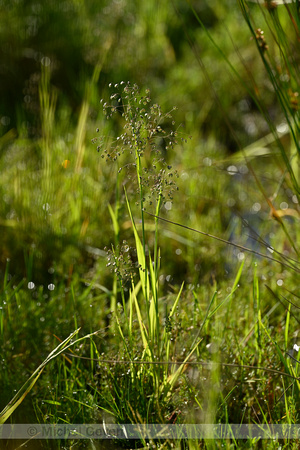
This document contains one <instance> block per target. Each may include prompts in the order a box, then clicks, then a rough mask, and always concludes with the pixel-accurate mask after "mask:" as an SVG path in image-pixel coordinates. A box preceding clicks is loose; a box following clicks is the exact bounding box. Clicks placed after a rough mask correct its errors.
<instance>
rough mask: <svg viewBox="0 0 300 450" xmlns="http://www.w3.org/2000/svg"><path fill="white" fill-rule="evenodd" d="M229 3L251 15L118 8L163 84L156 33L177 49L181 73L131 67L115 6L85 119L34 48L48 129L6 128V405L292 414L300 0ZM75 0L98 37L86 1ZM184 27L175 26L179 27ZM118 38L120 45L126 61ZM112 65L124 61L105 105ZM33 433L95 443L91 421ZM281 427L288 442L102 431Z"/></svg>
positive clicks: (97, 411)
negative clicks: (191, 432)
mask: <svg viewBox="0 0 300 450" xmlns="http://www.w3.org/2000/svg"><path fill="white" fill-rule="evenodd" d="M67 3H68V2H67ZM189 3H190V2H189ZM238 3H239V8H238V7H237V6H236V5H235V6H234V8H235V9H234V13H233V14H234V17H235V18H236V17H239V20H241V19H242V17H243V18H244V24H245V26H242V27H241V26H240V23H241V22H239V27H237V26H236V22H235V21H234V20H232V19H231V20H230V18H229V17H228V16H226V17H225V20H224V21H223V23H222V24H221V18H222V17H223V16H224V14H225V11H226V8H225V6H224V5H223V6H222V5H221V4H217V2H214V8H212V7H209V6H206V7H205V8H203V9H199V8H198V9H197V8H196V5H192V4H188V3H185V2H179V3H178V5H175V6H176V7H175V8H171V11H172V14H171V16H170V24H169V28H168V29H167V30H166V29H165V28H164V26H166V17H169V16H168V13H169V9H168V8H169V6H166V5H164V6H161V7H160V11H159V12H160V14H159V15H157V16H155V14H156V13H155V11H156V10H155V2H142V3H141V4H140V5H139V6H138V5H135V7H133V6H132V7H131V8H129V9H130V11H126V17H127V19H128V21H129V22H130V20H131V19H130V17H131V16H130V14H132V13H135V14H137V17H138V24H139V27H138V26H137V25H136V28H134V36H135V38H136V37H137V36H140V38H141V36H144V37H143V39H145V41H143V42H145V47H142V46H141V47H140V48H141V50H140V53H138V54H137V55H136V58H137V59H138V60H139V61H140V62H141V61H142V62H143V64H142V65H141V71H142V72H143V74H144V75H143V74H142V75H141V78H142V79H143V77H144V78H147V77H146V75H145V74H146V73H147V72H149V71H150V72H151V74H150V75H149V81H150V82H151V81H152V83H153V84H155V85H156V86H157V85H158V84H159V83H154V81H153V80H154V79H155V75H154V72H155V71H154V68H151V67H150V64H151V61H152V62H153V61H155V54H156V52H162V51H163V49H164V55H165V63H164V64H165V65H166V67H163V65H162V63H159V64H157V65H156V66H155V67H156V69H157V70H161V71H162V72H163V73H166V74H167V76H168V81H169V83H170V86H172V89H173V91H172V89H171V91H168V90H167V89H165V86H164V85H163V86H162V88H161V90H159V89H158V88H157V87H156V88H155V89H156V90H157V93H154V94H153V93H151V92H150V90H149V89H147V88H146V87H142V88H139V87H138V86H137V84H136V83H135V82H127V81H126V82H121V81H120V80H121V79H122V78H121V75H122V77H123V76H124V75H127V74H128V73H130V70H133V74H134V70H137V69H136V65H135V64H136V63H137V62H136V61H135V62H133V60H134V58H133V56H132V51H131V50H130V49H132V48H133V44H134V43H133V41H132V40H131V38H130V32H132V29H130V27H129V26H128V23H129V22H128V23H127V22H126V20H125V19H124V23H123V25H122V28H121V29H122V32H123V40H122V39H119V35H118V33H116V34H114V33H113V30H115V29H116V27H118V26H120V23H119V22H118V20H121V18H122V17H123V16H122V11H123V12H124V10H123V9H124V5H123V4H122V2H119V3H118V4H115V5H114V6H110V7H108V6H107V8H108V10H109V11H108V10H107V9H106V12H105V14H106V15H107V14H108V15H107V16H106V17H107V18H108V17H109V22H108V23H107V24H106V26H104V28H103V29H101V31H99V33H100V34H101V33H102V34H101V36H102V37H103V42H104V44H103V48H104V52H103V53H102V54H101V55H97V57H94V59H93V58H92V56H90V58H92V60H93V63H94V67H93V70H89V71H87V72H89V74H88V76H86V77H83V82H82V86H81V93H82V96H81V101H80V104H79V106H78V113H77V114H76V115H75V118H76V119H74V117H73V114H72V112H71V108H70V106H68V105H67V101H66V99H63V98H60V97H61V94H60V92H59V89H58V87H57V86H55V85H54V81H53V73H52V71H54V69H55V68H54V66H53V64H52V63H50V64H48V60H45V59H42V60H41V69H40V77H39V81H38V90H37V95H38V114H39V116H38V123H39V125H38V126H39V131H37V132H36V134H35V136H34V137H33V136H30V133H29V131H28V124H27V125H26V124H24V123H23V125H22V124H21V123H19V124H18V126H17V133H18V135H17V136H16V131H14V130H10V131H7V132H6V134H4V135H3V137H2V138H1V141H0V144H1V147H2V153H1V162H0V164H1V168H2V176H1V186H0V189H1V193H2V197H3V202H2V204H1V217H2V219H1V224H0V225H1V227H2V230H3V233H2V236H3V239H2V244H1V245H2V247H1V249H2V255H1V261H2V272H1V276H2V285H1V291H0V302H1V305H0V306H1V309H0V340H1V350H0V351H1V358H0V360H1V372H0V379H1V392H2V394H1V399H0V409H1V413H0V423H4V422H6V423H24V422H28V423H46V424H55V423H66V424H76V423H104V424H109V423H119V424H126V423H127V424H129V423H133V424H134V423H137V424H145V423H148V424H155V423H157V424H159V423H161V424H164V423H165V424H175V423H177V424H180V423H190V424H192V423H195V424H197V423H198V424H199V423H203V424H205V423H206V424H209V423H224V424H234V423H235V424H242V423H243V424H270V425H271V424H297V423H298V421H299V418H298V409H299V387H300V386H299V379H298V371H299V366H298V362H297V359H298V356H297V350H295V349H294V344H298V343H299V342H298V340H297V338H298V331H299V326H298V325H299V321H298V317H297V310H298V297H299V296H298V285H299V283H298V280H299V264H298V251H299V250H298V234H299V231H298V227H297V225H298V220H299V207H298V201H299V162H298V158H299V139H298V137H299V136H298V134H299V129H298V119H299V111H298V100H297V97H298V92H297V86H298V81H299V80H298V76H299V69H298V59H297V58H298V56H299V55H298V53H297V51H296V50H297V47H296V44H297V39H298V36H299V23H300V20H299V10H298V2H294V3H291V4H287V5H281V6H278V7H277V8H275V7H274V8H271V7H270V4H271V2H267V6H268V5H269V9H266V8H264V6H263V5H257V4H256V5H255V4H251V5H249V4H248V3H247V2H246V1H244V0H240V1H239V2H238ZM72 4H73V3H72ZM229 4H230V5H233V3H232V2H230V1H229V2H228V5H229ZM49 5H50V4H49ZM70 5H71V3H70ZM76 5H77V4H76ZM80 5H81V6H80ZM273 6H276V5H273ZM49 8H50V6H49ZM114 8H115V9H114ZM134 8H136V9H134ZM12 9H13V8H12ZM50 9H51V8H50ZM70 11H72V14H73V15H75V17H78V18H79V17H80V21H79V22H78V24H80V26H81V29H82V30H83V29H84V30H85V33H86V34H87V35H88V36H90V35H89V33H88V31H87V30H88V28H89V27H92V29H95V28H96V25H95V23H96V22H93V21H92V15H93V14H94V12H95V11H94V9H93V7H92V6H91V7H90V9H89V8H84V6H83V4H79V3H78V5H77V6H76V7H75V3H74V5H73V6H72V8H71V9H70ZM107 11H108V12H107ZM43 12H44V10H43ZM14 13H15V14H16V12H14ZM113 13H114V14H113ZM10 14H13V11H10ZM61 14H62V15H63V14H64V13H61ZM77 15H78V16H77ZM40 17H41V20H42V15H41V16H40ZM62 17H63V16H62ZM149 17H150V18H151V20H150V19H149ZM153 17H157V21H155V20H152V18H153ZM158 19H159V20H158ZM78 20H79V19H78ZM122 20H123V19H122ZM189 25H190V26H189ZM246 25H247V26H248V28H247V27H246ZM291 25H292V26H291ZM226 27H229V29H230V34H229V33H228V32H227V31H226ZM158 29H160V30H161V31H162V32H161V34H160V36H159V37H157V35H156V33H157V30H158ZM178 29H180V30H182V32H184V33H185V39H184V40H183V42H180V41H178V40H177V38H176V39H175V37H174V35H173V37H172V33H175V35H176V32H177V31H178ZM176 30H177V31H176ZM224 30H225V31H224ZM240 30H241V31H240ZM248 30H249V31H248ZM138 33H140V34H138ZM239 33H240V34H241V36H242V37H243V41H242V44H240V45H241V47H240V48H239V49H238V48H237V47H238V45H239V42H238V41H237V40H236V39H237V36H238V34H239ZM91 36H92V34H91ZM230 36H231V37H230ZM246 37H247V39H248V42H247V41H246V39H245V38H246ZM250 37H252V40H250ZM168 39H169V40H168ZM92 40H93V38H92V37H90V38H89V44H88V45H87V48H90V49H91V48H92ZM116 40H118V42H117V43H116ZM141 41H142V38H141ZM75 43H76V42H75V41H74V45H75ZM204 43H205V44H204ZM32 45H34V43H33V44H32ZM93 45H94V44H93ZM201 46H203V50H201ZM95 49H96V47H95ZM142 49H143V50H142ZM291 49H294V50H295V51H291ZM113 50H116V51H117V52H118V55H119V56H120V55H121V54H122V52H124V51H125V50H126V52H127V53H126V54H128V59H127V60H126V64H125V66H124V70H123V72H121V69H120V67H119V65H117V62H116V60H115V59H114V58H115V57H114V56H112V54H113V53H114V52H113ZM95 51H96V50H95ZM147 52H149V53H147ZM172 52H173V53H172ZM147 55H148V56H147ZM175 57H176V58H175ZM147 58H148V59H147ZM174 58H175V59H176V60H178V63H177V62H176V64H175V65H176V68H174V69H171V68H170V66H171V65H172V61H175V59H174ZM210 61H213V64H212V63H211V62H210ZM130 64H132V65H133V66H132V67H133V69H130ZM114 68H115V69H116V70H115V72H114V70H113V69H114ZM220 70H222V71H224V76H223V78H224V79H221V80H218V82H216V73H217V71H220ZM109 71H111V73H115V74H117V75H119V74H120V79H119V80H114V79H113V77H112V81H111V83H110V85H109V86H108V84H107V85H106V87H105V88H101V90H102V93H103V100H102V101H101V103H99V105H97V96H98V92H99V89H98V88H99V83H100V81H101V80H102V81H103V79H106V78H107V73H108V72H109ZM164 71H165V72H164ZM195 75H197V79H200V78H201V77H203V78H201V81H199V85H200V86H201V89H200V93H199V94H197V95H196V94H195V98H192V97H193V95H192V94H191V92H195V89H196V86H195V81H194V79H195ZM102 76H103V78H101V77H102ZM115 76H116V75H115ZM151 77H152V78H151ZM62 79H63V78H62ZM232 80H235V85H236V86H237V87H236V90H235V91H234V92H233V91H232V90H230V89H229V87H230V86H231V85H232ZM102 81H101V82H102ZM179 81H180V82H179ZM175 85H176V87H177V86H178V89H176V96H175V100H174V99H173V98H172V97H174V92H175V91H174V86H175ZM101 86H102V84H101ZM208 89H211V91H210V92H211V93H210V94H209V95H208V94H207V93H208ZM172 92H173V94H172ZM170 93H171V94H172V95H170ZM204 94H205V95H204ZM168 96H169V97H168ZM199 99H201V102H202V108H201V111H197V102H198V101H199ZM99 100H100V96H99ZM237 101H238V106H236V105H235V102H237ZM157 102H159V103H157ZM173 102H174V103H173ZM181 102H183V103H181ZM160 104H163V105H164V106H165V107H164V108H163V107H161V106H160ZM176 104H177V105H178V106H179V110H178V109H176V108H175V106H176ZM182 104H183V105H185V107H184V108H183V107H182V106H181V105H182ZM96 105H97V106H96ZM183 110H184V111H183ZM216 110H218V114H215V113H216ZM231 113H232V115H231ZM227 116H228V117H227ZM183 119H184V122H185V127H184V128H183V127H181V126H178V124H179V123H180V121H182V120H183ZM76 120H77V123H76ZM4 122H5V121H4ZM5 123H6V122H5ZM68 123H70V126H68V125H67V124H68ZM190 135H191V136H192V139H190ZM222 136H223V138H224V139H222ZM229 136H231V138H230V137H229ZM250 141H251V142H250ZM228 149H229V150H230V151H228ZM74 330H75V331H74ZM295 348H296V349H297V346H296V347H295ZM2 442H3V446H4V447H3V448H17V445H19V444H16V443H15V442H13V441H7V442H5V441H2ZM1 445H2V444H1ZM24 445H26V446H27V448H35V447H34V446H35V445H36V447H37V448H76V447H78V446H79V448H91V449H94V448H103V447H102V445H103V444H102V442H101V441H99V442H97V441H96V440H91V439H87V440H82V441H75V440H74V441H71V440H57V441H50V440H49V441H46V440H44V441H42V440H41V441H37V443H36V444H35V443H34V441H30V442H26V443H25V444H24ZM279 445H280V446H281V447H282V448H293V447H294V448H297V441H292V440H289V439H286V440H284V441H282V442H279V441H273V440H270V441H261V440H255V439H248V440H246V441H238V440H235V439H234V437H233V438H232V439H231V440H225V439H224V440H215V441H213V440H205V439H204V440H198V441H196V440H181V441H168V440H160V441H159V440H154V441H147V440H145V439H143V438H141V439H140V440H136V441H126V440H123V441H116V442H112V443H111V444H109V446H110V447H113V448H120V446H122V447H124V448H149V446H152V447H153V448H156V447H157V448H187V449H189V448H190V449H194V448H262V447H263V448H278V446H279Z"/></svg>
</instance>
